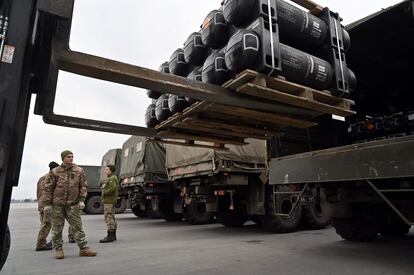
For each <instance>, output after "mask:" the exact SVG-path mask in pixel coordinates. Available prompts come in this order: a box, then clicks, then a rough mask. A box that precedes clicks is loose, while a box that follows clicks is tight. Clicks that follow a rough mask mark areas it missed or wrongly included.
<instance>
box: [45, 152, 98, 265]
mask: <svg viewBox="0 0 414 275" xmlns="http://www.w3.org/2000/svg"><path fill="white" fill-rule="evenodd" d="M61 157H62V161H63V163H62V164H61V165H60V166H58V167H56V168H54V169H53V170H52V171H50V173H49V177H48V181H47V184H46V192H45V193H46V198H45V207H44V210H43V211H44V212H46V211H47V212H49V213H50V212H51V214H52V242H53V246H54V249H55V257H56V259H63V258H64V253H63V241H62V230H63V226H64V223H65V217H66V219H67V220H68V222H69V224H70V225H72V226H73V231H74V237H75V240H76V242H77V243H78V246H79V249H80V251H79V256H87V257H94V256H96V254H97V253H96V252H95V251H93V250H91V249H90V248H89V247H88V246H86V245H87V242H86V240H85V233H84V232H83V229H82V220H81V216H80V210H82V209H83V208H85V203H84V201H85V198H86V195H87V188H88V184H87V181H86V176H85V173H84V171H83V169H82V168H81V167H79V166H77V165H76V164H74V163H73V153H72V152H71V151H69V150H66V151H63V152H62V153H61Z"/></svg>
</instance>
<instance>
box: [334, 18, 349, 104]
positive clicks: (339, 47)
mask: <svg viewBox="0 0 414 275" xmlns="http://www.w3.org/2000/svg"><path fill="white" fill-rule="evenodd" d="M333 21H334V24H335V34H336V46H337V47H338V55H339V67H340V69H341V78H342V89H343V93H342V95H341V96H343V94H344V93H345V91H346V87H345V74H344V65H343V61H342V52H341V45H340V42H339V31H338V24H337V23H336V19H335V18H334V20H333ZM342 41H343V40H342Z"/></svg>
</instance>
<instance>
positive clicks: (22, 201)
mask: <svg viewBox="0 0 414 275" xmlns="http://www.w3.org/2000/svg"><path fill="white" fill-rule="evenodd" d="M30 202H37V200H36V199H22V200H16V199H11V203H30Z"/></svg>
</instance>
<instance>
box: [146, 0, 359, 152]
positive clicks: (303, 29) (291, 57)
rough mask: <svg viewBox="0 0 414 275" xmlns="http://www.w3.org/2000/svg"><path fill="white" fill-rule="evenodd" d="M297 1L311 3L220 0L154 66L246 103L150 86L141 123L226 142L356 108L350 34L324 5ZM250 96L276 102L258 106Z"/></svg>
mask: <svg viewBox="0 0 414 275" xmlns="http://www.w3.org/2000/svg"><path fill="white" fill-rule="evenodd" d="M295 2H300V4H301V5H302V6H303V7H306V8H308V9H309V11H306V10H304V9H302V8H299V7H297V6H295V5H292V4H290V3H288V2H285V1H283V0H226V1H224V2H223V3H222V6H221V7H220V8H219V9H217V10H213V11H211V12H210V13H209V14H208V15H207V17H206V19H205V20H204V22H203V24H202V26H201V30H200V31H198V32H194V33H192V34H191V35H190V36H189V37H188V39H187V40H186V42H185V43H184V47H183V48H180V49H177V50H176V51H175V52H174V53H173V54H172V55H171V58H170V60H169V61H168V62H165V63H163V64H162V65H161V66H160V71H161V72H164V73H169V74H174V75H178V76H182V77H187V78H188V79H191V80H193V81H202V82H205V83H210V84H214V85H219V86H223V87H225V88H227V89H228V90H229V92H231V93H238V94H239V95H240V96H242V97H245V98H251V99H252V108H236V107H232V106H228V105H218V104H215V103H209V102H205V101H200V102H196V101H195V100H193V99H191V98H185V97H181V96H177V95H172V94H168V91H162V92H161V91H148V96H149V97H150V98H152V99H153V102H152V104H151V105H150V106H148V108H147V112H146V117H145V121H146V124H147V126H148V127H151V128H156V129H157V130H158V133H159V135H160V136H161V137H163V136H165V137H168V138H175V139H177V140H180V141H181V140H182V141H184V144H185V145H189V146H191V145H195V142H196V141H204V142H209V143H212V144H213V145H212V146H213V147H221V148H224V145H225V144H234V145H244V144H246V143H245V141H244V140H245V139H246V138H257V139H268V138H272V137H275V136H278V135H280V134H281V132H283V128H284V127H298V128H310V127H313V126H315V125H316V123H315V122H314V121H313V119H314V118H315V117H318V116H321V115H325V114H335V115H339V116H343V117H346V116H350V115H354V114H355V112H354V111H352V110H351V106H352V105H353V104H354V101H353V100H351V99H350V98H352V94H353V92H354V90H355V87H356V77H355V75H354V73H353V72H352V71H351V69H349V68H348V67H347V63H346V52H347V50H348V49H349V47H350V43H351V42H350V37H349V34H348V33H347V31H346V30H345V29H344V27H343V26H342V25H341V23H340V21H341V19H340V17H339V15H338V14H335V13H333V12H331V11H330V10H329V9H328V8H321V7H319V6H318V5H316V4H314V3H313V2H311V1H295ZM256 101H257V102H259V101H261V102H263V101H267V102H272V103H274V104H275V105H277V106H280V108H278V112H264V111H260V110H257V109H256V108H254V105H255V104H256ZM165 142H170V143H171V142H172V143H176V142H177V141H171V140H169V141H165ZM178 143H180V144H181V142H178Z"/></svg>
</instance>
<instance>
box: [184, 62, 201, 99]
mask: <svg viewBox="0 0 414 275" xmlns="http://www.w3.org/2000/svg"><path fill="white" fill-rule="evenodd" d="M201 69H202V68H196V69H194V71H192V72H191V73H190V74H189V75H188V76H187V78H188V79H191V80H195V81H200V82H201V81H203V80H202V77H201ZM185 99H186V100H187V102H188V103H190V104H193V103H195V102H197V100H195V99H192V98H189V97H186V98H185Z"/></svg>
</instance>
